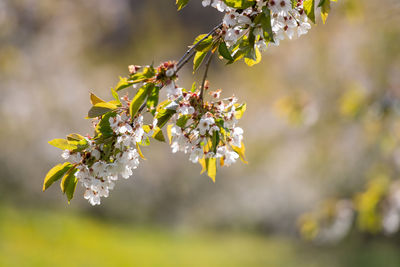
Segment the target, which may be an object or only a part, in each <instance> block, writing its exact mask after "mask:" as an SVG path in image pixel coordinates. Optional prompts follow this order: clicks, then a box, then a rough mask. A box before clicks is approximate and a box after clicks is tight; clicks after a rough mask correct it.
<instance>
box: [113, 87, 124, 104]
mask: <svg viewBox="0 0 400 267" xmlns="http://www.w3.org/2000/svg"><path fill="white" fill-rule="evenodd" d="M111 94H112V96H113V97H114V99H115V101H116V102H117V106H122V103H121V99H119V95H118V93H117V91H115V90H114V89H113V88H111Z"/></svg>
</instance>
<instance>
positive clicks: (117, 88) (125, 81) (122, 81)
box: [114, 77, 133, 92]
mask: <svg viewBox="0 0 400 267" xmlns="http://www.w3.org/2000/svg"><path fill="white" fill-rule="evenodd" d="M132 84H133V82H131V81H129V80H128V78H126V77H119V82H118V84H117V86H115V89H114V90H115V91H117V92H118V91H120V90H122V89H125V88H128V87H129V86H131V85H132Z"/></svg>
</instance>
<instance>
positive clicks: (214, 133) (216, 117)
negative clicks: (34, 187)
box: [43, 0, 331, 205]
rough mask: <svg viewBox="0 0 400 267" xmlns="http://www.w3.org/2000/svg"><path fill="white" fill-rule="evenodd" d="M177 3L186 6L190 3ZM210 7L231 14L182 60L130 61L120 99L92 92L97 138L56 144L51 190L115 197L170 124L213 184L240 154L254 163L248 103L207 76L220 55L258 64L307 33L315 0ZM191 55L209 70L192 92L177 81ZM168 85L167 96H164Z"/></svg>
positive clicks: (73, 137)
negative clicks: (244, 123) (244, 121)
mask: <svg viewBox="0 0 400 267" xmlns="http://www.w3.org/2000/svg"><path fill="white" fill-rule="evenodd" d="M330 1H331V0H320V3H319V5H318V6H319V7H320V8H321V12H322V14H323V12H325V11H326V10H328V11H329V6H330ZM176 2H177V5H178V9H181V8H183V7H184V6H186V5H187V4H188V2H189V0H177V1H176ZM202 4H203V6H209V5H211V6H212V7H215V8H217V9H218V10H219V11H221V12H225V16H224V18H223V22H222V23H221V24H219V25H217V26H216V27H215V28H214V29H212V30H211V31H210V32H209V33H208V34H202V35H199V36H198V37H197V38H196V39H195V41H194V43H193V45H192V46H191V47H190V49H189V50H188V51H187V52H186V53H185V54H184V56H183V57H182V58H181V59H180V60H179V61H178V62H172V61H169V62H164V63H162V64H160V65H159V66H158V67H157V68H154V67H153V66H135V65H131V66H129V75H128V76H127V77H123V78H122V77H120V81H119V83H118V84H117V86H116V87H114V88H112V89H111V94H112V96H113V98H114V99H113V100H111V101H105V100H102V99H100V98H99V97H97V96H96V95H94V94H91V96H90V99H91V103H92V105H93V106H92V108H91V109H90V110H89V112H88V118H90V119H93V126H94V135H93V136H89V135H87V136H82V135H79V134H70V135H68V136H67V138H66V139H54V140H52V141H50V142H49V143H50V144H51V145H53V146H55V147H57V148H60V149H62V150H63V152H62V157H63V158H64V159H65V160H66V161H67V162H65V163H62V164H58V165H56V166H55V167H53V168H52V169H51V170H50V171H49V172H48V173H47V175H46V177H45V180H44V185H43V190H46V189H47V188H49V187H50V186H51V185H52V184H53V183H54V182H56V181H58V180H61V183H60V185H61V190H62V192H63V193H65V194H66V196H67V199H68V201H70V200H71V199H72V198H73V196H74V192H75V189H76V186H77V184H78V183H80V184H82V186H83V187H84V189H85V193H84V197H85V198H86V199H87V200H88V201H89V202H90V204H92V205H98V204H100V198H101V197H108V195H109V191H110V190H112V189H113V188H114V183H115V181H117V180H118V179H119V178H120V177H122V178H125V179H127V178H129V177H130V176H131V175H132V174H133V170H134V169H136V168H137V167H138V166H139V163H140V159H141V158H143V159H144V156H143V154H142V151H141V147H144V146H148V145H149V144H150V139H155V140H158V141H162V142H164V141H166V138H165V137H164V134H163V128H164V126H167V127H166V131H167V133H168V139H169V142H170V145H171V148H172V152H173V153H176V152H178V151H181V152H184V153H187V154H189V160H190V161H191V162H193V163H199V164H200V165H201V166H202V168H203V170H202V172H207V174H208V176H209V177H210V178H211V179H212V180H213V181H215V177H216V172H217V166H218V165H219V166H229V165H231V164H233V163H235V162H236V161H237V160H238V159H240V160H242V161H243V162H245V163H246V160H245V155H244V154H245V146H244V144H243V129H242V128H240V127H238V125H237V124H238V120H239V119H240V118H241V117H242V115H243V113H244V112H245V110H246V104H244V103H238V102H237V98H236V97H234V96H232V97H229V98H222V97H221V90H210V89H209V87H210V86H209V83H208V81H207V79H206V78H207V73H208V70H209V66H210V63H211V60H212V58H213V56H214V55H215V54H219V56H220V58H221V59H223V60H226V63H227V64H231V63H233V62H235V61H238V60H240V59H242V58H244V59H245V62H246V63H247V64H248V65H250V66H251V65H254V64H256V63H258V62H259V61H260V60H261V55H260V51H263V50H265V49H266V48H267V46H268V45H269V44H273V45H279V42H280V41H281V40H283V39H285V38H286V37H287V38H289V39H292V38H293V37H295V36H300V35H302V34H305V33H307V31H308V30H309V29H310V27H311V26H310V23H309V20H311V21H313V22H314V21H315V13H314V9H315V8H316V7H315V3H314V0H291V1H289V0H269V1H264V0H223V1H222V0H204V1H203V2H202ZM324 10H325V11H324ZM325 18H326V17H325ZM190 60H193V71H194V72H195V71H197V70H198V69H199V68H200V66H203V65H204V66H205V72H204V77H203V80H202V82H201V84H200V86H196V84H195V83H194V84H193V86H192V88H191V89H190V90H187V89H184V88H181V87H179V86H177V80H178V72H179V70H180V69H181V68H182V67H183V66H184V65H186V64H187V63H188V62H189V61H190ZM203 63H204V64H203ZM132 87H133V88H134V90H135V95H134V96H133V98H129V97H128V95H125V96H123V97H120V95H119V91H121V90H124V89H126V88H132ZM162 89H164V91H165V92H166V95H167V98H166V99H165V100H163V101H160V100H161V99H160V91H161V90H162ZM206 98H208V100H207V99H206ZM146 114H150V115H151V116H152V119H151V121H150V122H149V123H146V122H145V120H146V119H145V118H146V116H147V115H146ZM144 115H146V116H144Z"/></svg>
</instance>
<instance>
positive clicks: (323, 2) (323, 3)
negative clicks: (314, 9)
mask: <svg viewBox="0 0 400 267" xmlns="http://www.w3.org/2000/svg"><path fill="white" fill-rule="evenodd" d="M318 7H320V8H321V18H322V22H323V23H324V24H325V23H326V20H327V18H328V15H329V12H330V11H331V0H320V1H319V3H318Z"/></svg>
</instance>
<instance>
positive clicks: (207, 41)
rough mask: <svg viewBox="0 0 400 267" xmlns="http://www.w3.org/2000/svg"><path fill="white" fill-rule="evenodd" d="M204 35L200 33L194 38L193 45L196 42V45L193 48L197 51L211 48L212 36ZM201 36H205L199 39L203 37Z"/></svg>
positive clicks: (206, 50)
mask: <svg viewBox="0 0 400 267" xmlns="http://www.w3.org/2000/svg"><path fill="white" fill-rule="evenodd" d="M206 36H207V34H201V35H199V36H197V37H196V39H195V40H194V43H193V45H195V44H197V43H198V44H197V45H196V48H195V49H196V51H198V52H208V51H210V50H211V48H212V44H213V37H212V36H211V35H210V36H208V37H207V38H205V37H206ZM203 38H205V39H204V40H202V41H201V39H203ZM200 41H201V42H200ZM199 42H200V43H199Z"/></svg>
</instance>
